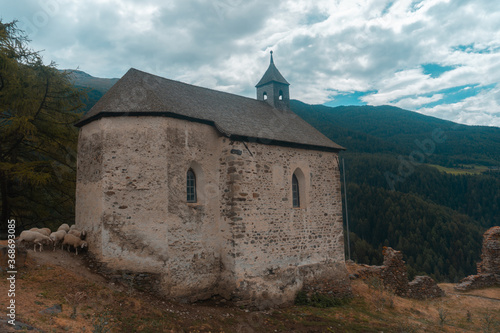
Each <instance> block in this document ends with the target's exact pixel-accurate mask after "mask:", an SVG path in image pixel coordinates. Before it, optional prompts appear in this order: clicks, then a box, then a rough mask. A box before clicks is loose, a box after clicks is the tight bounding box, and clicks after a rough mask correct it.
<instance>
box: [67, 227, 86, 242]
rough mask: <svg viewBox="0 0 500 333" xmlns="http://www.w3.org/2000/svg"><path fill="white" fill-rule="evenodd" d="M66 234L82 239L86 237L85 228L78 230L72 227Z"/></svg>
mask: <svg viewBox="0 0 500 333" xmlns="http://www.w3.org/2000/svg"><path fill="white" fill-rule="evenodd" d="M68 234H70V235H73V236H76V237H78V238H80V239H82V240H84V239H85V238H86V237H87V232H86V231H85V230H83V231H80V230H77V229H72V230H70V231H68Z"/></svg>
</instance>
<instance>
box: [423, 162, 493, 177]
mask: <svg viewBox="0 0 500 333" xmlns="http://www.w3.org/2000/svg"><path fill="white" fill-rule="evenodd" d="M427 165H428V166H431V167H434V168H436V169H438V170H439V171H441V172H446V173H449V174H452V175H466V174H470V175H478V174H481V173H483V172H486V171H488V167H487V166H484V165H475V164H464V165H462V168H447V167H444V166H441V165H436V164H427Z"/></svg>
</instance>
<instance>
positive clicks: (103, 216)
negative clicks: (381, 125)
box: [76, 116, 348, 307]
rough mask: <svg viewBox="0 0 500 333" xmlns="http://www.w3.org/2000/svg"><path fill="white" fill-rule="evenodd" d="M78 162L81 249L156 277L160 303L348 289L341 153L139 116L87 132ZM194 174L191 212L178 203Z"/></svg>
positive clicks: (288, 298)
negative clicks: (297, 189) (295, 180)
mask: <svg viewBox="0 0 500 333" xmlns="http://www.w3.org/2000/svg"><path fill="white" fill-rule="evenodd" d="M78 154H79V158H78V179H77V206H76V223H77V225H78V227H79V228H82V229H85V230H88V242H89V251H90V252H91V253H92V255H93V256H95V258H96V259H97V260H99V261H101V262H102V263H103V264H105V265H106V267H108V268H110V269H115V270H117V271H130V272H135V273H137V274H147V276H149V275H151V274H152V275H154V276H156V275H158V276H159V279H160V280H161V283H160V284H159V287H158V288H159V289H160V292H161V293H162V294H163V295H164V296H167V297H170V298H173V299H181V300H189V301H194V300H198V299H205V298H208V297H211V296H213V295H217V294H218V295H221V296H223V297H224V298H226V299H228V300H232V301H234V302H236V303H237V304H240V305H256V304H257V306H259V307H271V306H276V305H280V304H287V303H290V302H292V301H293V299H294V297H295V294H296V293H297V291H299V290H301V289H303V288H306V287H307V286H312V285H316V284H318V283H319V282H318V281H328V283H330V284H332V285H333V284H335V283H334V282H332V281H339V284H344V285H345V284H346V283H347V284H348V279H347V271H346V269H345V263H344V252H343V251H344V244H343V233H342V204H341V198H340V175H339V168H338V157H337V153H334V152H322V151H314V150H306V149H301V148H292V147H284V146H277V145H266V144H261V143H259V142H247V143H245V142H241V141H232V140H230V139H228V138H226V137H223V136H221V135H220V134H219V133H218V132H217V130H216V129H215V128H214V127H213V126H210V125H205V124H201V123H194V122H189V121H186V120H181V119H174V118H166V117H160V118H158V117H146V116H144V117H119V118H116V117H115V118H102V119H99V120H97V121H94V122H92V123H90V124H87V125H86V126H85V127H83V128H82V129H81V131H80V137H79V152H78ZM190 168H192V169H193V170H194V171H195V172H196V175H197V186H198V188H199V189H200V192H199V194H198V197H199V200H198V202H197V203H187V202H186V200H185V197H186V194H185V193H186V189H185V175H186V172H187V170H189V169H190ZM293 173H295V174H297V175H299V178H300V179H299V181H300V182H301V193H300V195H301V207H300V208H292V204H291V202H292V194H291V190H290V189H291V179H292V174H293ZM127 274H128V273H127ZM129 275H130V274H129ZM334 289H335V288H334V287H332V288H330V290H334Z"/></svg>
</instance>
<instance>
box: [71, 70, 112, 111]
mask: <svg viewBox="0 0 500 333" xmlns="http://www.w3.org/2000/svg"><path fill="white" fill-rule="evenodd" d="M62 71H65V72H70V73H71V78H72V80H73V83H74V85H75V87H77V88H80V89H82V90H85V91H86V93H87V98H88V100H87V101H84V102H85V105H87V107H86V108H85V112H87V111H89V110H90V109H91V108H92V106H94V104H95V103H97V101H98V100H99V99H101V97H102V96H103V95H104V94H105V93H106V92H107V91H108V90H109V88H111V87H112V86H113V85H114V84H115V83H116V82H117V81H118V80H119V79H116V78H115V79H105V78H98V77H94V76H91V75H89V74H87V73H85V72H82V71H79V70H71V69H64V70H62Z"/></svg>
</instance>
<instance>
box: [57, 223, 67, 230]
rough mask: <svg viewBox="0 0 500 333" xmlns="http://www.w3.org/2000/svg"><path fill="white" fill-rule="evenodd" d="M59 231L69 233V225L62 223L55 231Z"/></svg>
mask: <svg viewBox="0 0 500 333" xmlns="http://www.w3.org/2000/svg"><path fill="white" fill-rule="evenodd" d="M59 230H64V231H66V232H68V231H69V225H68V224H67V223H63V224H61V225H60V226H59V228H57V231H59Z"/></svg>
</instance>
